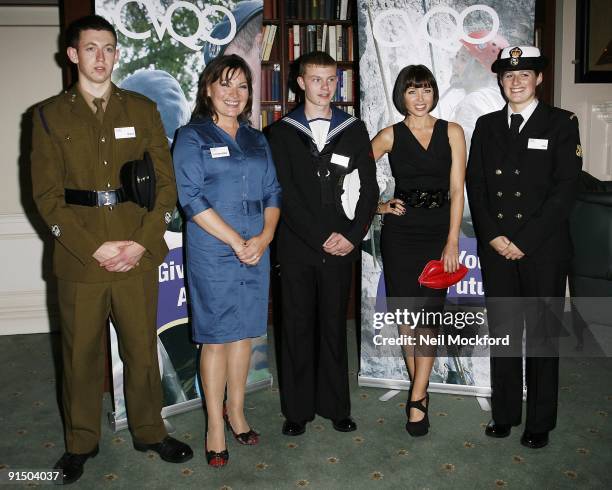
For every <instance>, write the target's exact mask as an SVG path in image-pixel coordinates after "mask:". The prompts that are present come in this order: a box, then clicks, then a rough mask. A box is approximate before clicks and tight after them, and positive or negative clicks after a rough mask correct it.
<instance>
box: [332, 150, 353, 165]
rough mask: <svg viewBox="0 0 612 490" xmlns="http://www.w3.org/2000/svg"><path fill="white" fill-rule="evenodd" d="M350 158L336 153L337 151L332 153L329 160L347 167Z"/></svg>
mask: <svg viewBox="0 0 612 490" xmlns="http://www.w3.org/2000/svg"><path fill="white" fill-rule="evenodd" d="M349 161H350V158H349V157H345V156H344V155H338V154H337V153H332V156H331V162H332V163H335V164H336V165H340V166H341V167H344V168H346V167H348V165H349Z"/></svg>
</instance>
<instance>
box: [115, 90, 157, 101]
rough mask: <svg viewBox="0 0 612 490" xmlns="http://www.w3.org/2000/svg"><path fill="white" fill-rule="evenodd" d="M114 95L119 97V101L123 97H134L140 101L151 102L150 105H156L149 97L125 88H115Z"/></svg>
mask: <svg viewBox="0 0 612 490" xmlns="http://www.w3.org/2000/svg"><path fill="white" fill-rule="evenodd" d="M113 94H114V95H116V96H117V97H119V99H121V98H122V97H123V95H130V96H134V97H136V98H138V99H141V100H144V101H146V102H149V103H150V104H154V103H155V102H153V101H152V100H151V99H149V97H147V96H146V95H143V94H141V93H140V92H134V91H133V90H127V89H125V88H119V87H116V86H115V87H113Z"/></svg>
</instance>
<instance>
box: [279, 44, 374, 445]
mask: <svg viewBox="0 0 612 490" xmlns="http://www.w3.org/2000/svg"><path fill="white" fill-rule="evenodd" d="M299 72H300V74H299V76H298V79H297V81H298V83H299V85H300V87H301V88H302V89H303V90H304V92H305V102H304V104H303V105H300V106H298V107H297V108H296V109H295V110H294V111H292V112H291V113H289V114H288V115H287V116H286V117H284V118H283V119H282V120H280V121H279V122H277V123H276V124H274V125H273V126H271V127H270V130H269V134H268V137H269V141H270V146H271V148H272V154H273V158H274V162H275V165H276V172H277V176H278V180H279V182H280V184H281V188H282V190H283V197H282V205H281V221H280V225H279V228H278V235H277V239H278V243H277V247H278V249H277V250H278V259H279V262H280V264H281V285H282V331H281V356H280V357H281V358H280V363H279V367H280V373H279V379H280V394H281V406H282V411H283V414H284V415H285V418H286V421H285V423H284V425H283V433H284V434H285V435H299V434H302V433H303V432H304V431H305V425H306V422H308V421H311V420H313V419H314V417H315V415H320V416H322V417H325V418H328V419H331V420H332V421H333V427H334V428H335V429H336V430H338V431H341V432H350V431H353V430H355V429H356V428H357V426H356V424H355V422H354V421H353V420H352V419H351V418H350V398H349V383H348V366H347V362H348V359H347V357H348V356H347V350H346V311H347V304H348V298H349V292H350V285H351V275H352V263H353V262H354V261H356V260H357V259H358V258H359V243H360V242H361V241H362V239H363V238H364V236H365V235H366V233H367V231H368V228H369V226H370V223H371V220H372V217H373V215H374V212H375V209H376V204H377V201H378V185H377V183H376V165H375V163H374V160H373V158H372V152H371V147H370V141H369V136H368V132H367V130H366V128H365V125H364V123H363V122H362V121H361V120H359V119H357V118H355V117H353V116H350V115H349V114H347V113H345V112H343V111H341V110H339V109H337V108H335V107H331V105H330V102H331V99H332V97H333V95H334V92H335V90H336V83H337V79H336V62H335V61H334V59H333V58H331V57H330V56H329V55H327V54H325V53H322V52H313V53H309V54H307V55H304V56H303V57H302V58H301V60H300V70H299ZM355 170H356V171H357V174H358V176H359V180H360V196H359V199H358V201H357V204H356V208H355V209H354V210H352V209H351V210H347V211H345V210H344V208H343V207H342V205H341V200H342V182H343V179H344V177H345V176H346V175H347V174H349V173H352V172H354V171H355ZM353 175H354V174H353ZM349 217H350V219H349Z"/></svg>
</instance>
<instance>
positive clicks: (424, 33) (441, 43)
mask: <svg viewBox="0 0 612 490" xmlns="http://www.w3.org/2000/svg"><path fill="white" fill-rule="evenodd" d="M478 11H480V12H484V13H486V14H488V15H489V17H491V21H492V22H493V25H492V26H491V32H489V33H488V34H487V35H486V36H484V37H480V38H475V37H472V36H470V34H469V33H467V32H465V28H464V26H463V24H464V22H465V18H466V17H467V16H468V15H470V14H471V13H473V12H478ZM437 14H448V15H450V16H451V17H452V18H453V20H454V22H455V29H454V33H453V34H454V35H451V36H450V37H449V38H446V39H435V38H433V37H431V35H430V34H429V30H428V24H429V20H430V19H431V18H432V17H433V16H434V15H437ZM389 17H395V18H399V19H401V20H402V22H403V23H404V24H405V26H406V32H407V33H409V35H411V36H412V37H413V41H417V40H419V39H415V38H414V34H413V33H414V32H415V31H416V32H417V33H418V34H419V38H420V40H426V41H427V42H429V43H431V44H433V45H434V46H438V47H440V48H443V49H447V50H449V51H456V50H457V49H458V47H459V46H458V44H457V42H458V41H459V40H463V41H465V42H467V43H470V44H484V43H487V42H489V41H490V40H491V39H493V38H494V37H495V36H496V35H497V32H498V30H499V16H498V15H497V12H496V11H495V10H493V9H492V8H491V7H489V6H488V5H472V6H471V7H467V8H466V9H464V10H463V11H462V12H461V13H458V12H457V11H456V10H455V9H453V8H451V7H446V6H444V5H438V6H436V7H434V8H432V9H430V10H429V11H427V12H426V13H425V15H424V16H423V18H422V19H421V20H420V22H419V23H418V26H417V27H416V29H415V26H414V25H413V23H412V21H411V20H410V17H409V16H408V13H407V12H406V11H405V10H401V9H398V8H392V9H388V10H385V11H384V12H382V13H381V14H379V15H378V16H376V19H374V25H373V26H372V31H373V33H374V37H375V38H376V40H377V41H378V43H379V44H380V45H381V46H385V47H388V48H396V47H398V46H402V45H403V44H405V42H406V39H405V38H403V39H397V40H389V39H388V36H386V35H385V32H386V30H387V31H388V29H386V30H385V28H384V27H383V21H384V20H386V19H387V18H389Z"/></svg>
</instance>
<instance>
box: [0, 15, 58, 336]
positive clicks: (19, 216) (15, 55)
mask: <svg viewBox="0 0 612 490" xmlns="http://www.w3.org/2000/svg"><path fill="white" fill-rule="evenodd" d="M0 19H1V20H0V46H2V50H1V51H0V66H1V67H2V76H1V77H0V93H2V111H0V129H1V130H0V148H2V151H1V152H0V168H1V172H0V257H2V265H1V271H2V272H1V273H0V335H2V334H12V333H33V332H46V331H49V328H50V321H49V315H48V313H47V310H48V306H50V310H51V311H55V308H54V307H53V304H51V305H48V304H47V284H46V282H45V281H44V280H43V277H42V276H43V267H42V262H43V259H42V257H43V242H42V240H41V238H40V237H39V235H38V233H37V232H36V231H35V229H34V227H33V225H32V223H33V222H36V221H35V220H36V218H29V217H28V216H26V214H25V211H24V205H23V203H26V205H27V203H28V202H29V199H28V197H27V196H28V195H29V192H28V190H27V189H26V192H25V195H24V196H23V197H22V189H21V187H22V181H23V180H24V175H21V178H20V173H21V174H24V171H26V172H27V169H26V166H27V162H28V159H27V155H22V154H21V153H22V152H21V148H20V147H21V142H22V130H21V123H22V117H23V114H24V113H25V112H26V110H27V109H28V108H29V107H31V106H32V105H33V104H35V103H36V102H39V101H41V100H43V99H46V98H47V97H50V96H51V95H54V94H57V93H59V91H60V90H61V86H62V74H61V69H60V67H59V66H58V65H57V64H56V62H55V55H56V52H57V50H58V35H59V32H60V29H59V11H58V8H57V7H31V6H30V7H0ZM28 139H29V138H28V137H27V136H26V138H25V140H28ZM24 147H27V144H25V145H24ZM20 166H21V167H23V168H22V169H21V170H20ZM25 182H26V183H27V177H26V178H25ZM42 231H43V232H44V231H45V230H44V229H43V230H42ZM50 297H51V298H52V297H53V294H51V295H50Z"/></svg>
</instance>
